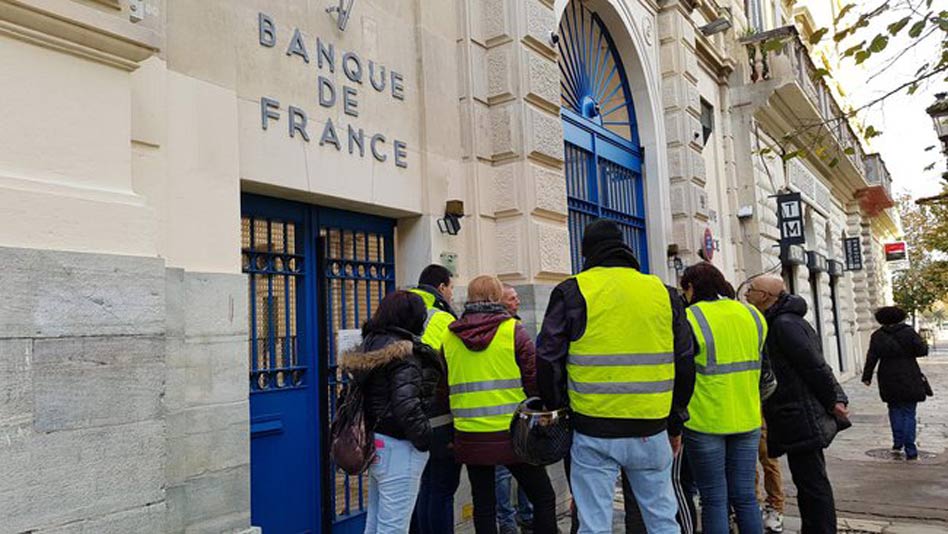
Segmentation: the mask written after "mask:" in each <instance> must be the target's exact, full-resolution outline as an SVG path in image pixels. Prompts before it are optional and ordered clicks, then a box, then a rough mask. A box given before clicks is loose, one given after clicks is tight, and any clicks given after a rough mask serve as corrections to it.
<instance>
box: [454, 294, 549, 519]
mask: <svg viewBox="0 0 948 534" xmlns="http://www.w3.org/2000/svg"><path fill="white" fill-rule="evenodd" d="M503 294H504V288H503V285H502V284H501V282H500V280H498V279H497V278H496V277H493V276H478V277H477V278H474V279H473V280H471V282H470V284H468V288H467V300H468V302H467V305H466V306H465V308H464V314H463V315H462V316H461V318H460V319H458V320H457V321H455V322H454V323H452V324H451V326H450V327H448V334H447V335H446V336H445V339H444V357H445V360H446V362H447V367H448V388H449V393H450V404H451V414H452V416H453V417H454V430H455V433H454V454H455V458H456V459H457V461H458V462H460V463H462V464H464V465H465V466H467V474H468V478H469V479H470V481H471V495H472V497H473V500H474V529H475V531H476V532H477V533H478V534H485V533H486V534H496V532H497V518H496V498H495V490H494V471H495V467H496V466H498V465H504V466H507V468H508V469H509V470H510V472H511V473H512V474H513V476H514V478H516V479H517V483H518V484H519V485H520V486H521V487H522V488H523V489H524V491H526V493H527V497H528V498H529V499H530V502H531V503H533V506H534V519H533V522H534V523H533V531H534V532H535V533H536V534H553V533H555V532H556V494H555V493H554V491H553V486H552V485H551V484H550V478H549V477H548V476H547V474H546V469H545V468H543V467H541V466H534V465H528V464H525V463H522V462H520V460H518V459H517V457H516V456H515V455H514V451H513V444H512V442H511V439H510V422H511V419H512V418H513V414H514V410H516V408H517V406H518V405H519V404H520V403H521V402H522V401H524V400H526V398H527V397H528V396H531V397H532V396H535V395H537V383H536V362H535V358H536V348H535V347H534V345H533V341H532V340H531V339H530V335H529V334H527V331H526V330H525V329H524V327H523V325H521V324H520V323H519V322H518V321H517V320H516V319H514V318H513V317H511V316H510V313H509V312H508V311H507V309H506V308H505V307H504V305H503V304H501V298H502V297H503Z"/></svg>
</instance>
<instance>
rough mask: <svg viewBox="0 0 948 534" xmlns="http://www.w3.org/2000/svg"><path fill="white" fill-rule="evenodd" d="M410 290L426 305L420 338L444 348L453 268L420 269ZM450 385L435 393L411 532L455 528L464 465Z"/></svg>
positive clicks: (450, 316) (450, 313)
mask: <svg viewBox="0 0 948 534" xmlns="http://www.w3.org/2000/svg"><path fill="white" fill-rule="evenodd" d="M409 291H411V292H412V293H414V294H416V295H418V296H419V297H421V299H422V300H423V301H424V302H425V308H427V317H426V318H425V329H424V333H423V334H422V336H421V340H422V341H423V342H425V343H427V344H428V345H429V346H431V347H432V348H433V349H435V350H437V351H438V352H441V351H442V350H443V345H444V338H445V335H446V334H447V333H448V325H450V324H451V323H453V322H454V321H455V320H456V318H457V317H456V316H455V314H454V310H453V309H452V308H451V299H453V298H454V282H453V280H452V277H451V271H449V270H448V269H447V268H446V267H444V266H442V265H437V264H432V265H429V266H427V267H425V268H424V270H422V271H421V275H420V276H419V277H418V286H417V287H415V288H413V289H410V290H409ZM447 387H448V386H447V381H446V379H445V381H444V383H443V384H440V385H439V389H440V390H442V391H439V392H438V394H437V395H436V397H435V401H434V402H435V403H436V406H435V407H434V408H433V409H432V410H431V413H432V414H433V417H432V419H431V420H430V423H431V430H432V437H431V456H430V458H429V459H428V465H427V466H425V471H424V474H422V476H421V490H420V491H419V493H418V501H417V502H416V504H415V512H414V515H413V516H412V524H411V532H412V534H444V533H450V532H454V493H455V492H456V491H457V488H458V484H459V483H460V481H461V466H460V464H458V463H457V462H455V461H454V451H453V450H452V449H451V448H450V447H449V444H450V443H451V441H452V439H453V438H454V432H453V428H452V426H451V409H450V407H449V405H448V398H447V395H448V393H447Z"/></svg>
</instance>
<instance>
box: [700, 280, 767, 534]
mask: <svg viewBox="0 0 948 534" xmlns="http://www.w3.org/2000/svg"><path fill="white" fill-rule="evenodd" d="M681 287H682V290H683V291H684V295H685V299H686V300H687V302H688V304H689V307H688V320H689V321H690V322H691V325H692V328H693V330H694V333H695V338H696V340H697V341H698V343H697V347H696V350H695V367H696V369H697V378H696V381H695V392H694V395H693V396H692V398H691V402H690V403H689V404H688V411H689V413H690V415H691V419H690V420H688V421H687V422H686V423H685V440H684V441H685V454H687V455H688V461H689V463H690V464H691V469H692V473H693V475H694V479H695V483H696V485H697V486H698V492H699V494H700V495H701V519H702V521H701V523H702V529H703V532H705V533H706V534H727V533H728V532H729V528H728V507H729V505H730V506H731V507H733V509H734V512H735V514H736V515H737V525H738V528H739V530H740V532H741V533H742V534H751V533H752V534H759V533H760V532H761V530H762V529H763V527H762V524H761V515H760V509H759V508H758V505H757V496H756V491H755V476H756V474H757V449H758V444H759V441H760V427H761V415H760V413H761V412H760V406H761V405H760V388H759V382H760V368H761V357H762V356H761V350H762V348H763V344H764V340H765V337H766V333H767V324H766V321H765V320H764V317H763V314H761V313H760V312H759V311H758V310H757V309H756V308H754V307H753V306H751V305H749V304H742V303H740V302H738V301H736V300H734V296H735V295H734V288H733V287H732V286H731V284H729V283H728V282H727V280H725V279H724V275H722V274H721V271H719V270H718V269H717V268H715V267H714V266H713V265H711V264H710V263H707V262H704V263H699V264H697V265H692V266H691V267H689V268H687V269H686V270H685V272H684V274H683V275H682V278H681Z"/></svg>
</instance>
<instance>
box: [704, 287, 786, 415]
mask: <svg viewBox="0 0 948 534" xmlns="http://www.w3.org/2000/svg"><path fill="white" fill-rule="evenodd" d="M688 321H689V322H690V323H691V325H692V328H693V330H694V332H695V338H696V339H697V341H698V346H697V350H696V354H695V367H696V368H697V371H698V376H697V379H696V381H695V392H694V395H693V396H692V398H691V402H690V403H689V405H688V412H689V414H690V416H691V418H690V419H689V420H688V421H687V422H686V423H685V426H686V427H688V428H689V429H691V430H694V431H697V432H703V433H707V434H737V433H743V432H749V431H751V430H754V429H756V428H759V427H760V424H761V420H760V386H759V381H760V359H761V355H760V351H761V348H762V346H763V342H764V338H765V337H766V333H767V330H766V326H765V324H764V322H763V320H762V319H761V316H760V312H758V311H757V310H756V309H755V308H753V307H751V306H748V305H745V304H741V303H739V302H737V301H735V300H732V299H719V300H716V301H711V302H698V303H696V304H694V305H692V306H690V307H689V308H688Z"/></svg>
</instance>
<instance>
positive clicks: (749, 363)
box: [688, 303, 764, 375]
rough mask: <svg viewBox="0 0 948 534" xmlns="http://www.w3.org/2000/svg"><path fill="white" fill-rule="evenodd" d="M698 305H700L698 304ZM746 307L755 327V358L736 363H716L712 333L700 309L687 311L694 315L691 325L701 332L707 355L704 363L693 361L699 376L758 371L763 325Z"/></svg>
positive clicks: (755, 314) (754, 311) (695, 307)
mask: <svg viewBox="0 0 948 534" xmlns="http://www.w3.org/2000/svg"><path fill="white" fill-rule="evenodd" d="M699 304H700V303H699ZM744 306H746V307H747V310H748V311H749V312H750V314H751V316H752V317H753V318H754V322H755V323H756V325H757V350H758V354H757V358H756V359H754V360H746V361H738V362H732V363H718V351H717V344H716V343H715V341H714V333H713V332H712V331H711V325H709V324H708V319H707V317H705V314H704V312H703V311H701V307H700V306H697V305H694V306H691V307H690V308H688V309H689V311H691V312H692V313H693V314H694V321H693V323H694V324H696V325H697V327H698V330H699V331H700V332H701V335H702V336H703V337H704V342H705V354H706V355H707V360H706V363H704V364H701V363H699V362H698V361H697V360H696V361H695V368H696V369H697V371H698V373H699V374H703V375H724V374H728V373H739V372H741V371H751V370H755V369H756V370H760V351H761V350H763V347H764V325H763V323H762V322H761V320H760V317H759V316H758V315H757V313H758V312H756V310H753V309H751V307H750V306H748V305H746V304H745V305H744Z"/></svg>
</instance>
